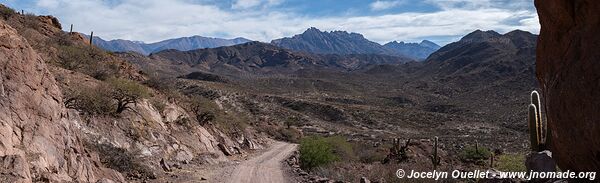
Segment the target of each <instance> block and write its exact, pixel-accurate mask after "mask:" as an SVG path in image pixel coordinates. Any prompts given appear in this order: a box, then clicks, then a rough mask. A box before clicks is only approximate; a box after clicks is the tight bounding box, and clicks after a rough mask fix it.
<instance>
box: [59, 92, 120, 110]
mask: <svg viewBox="0 0 600 183" xmlns="http://www.w3.org/2000/svg"><path fill="white" fill-rule="evenodd" d="M63 93H64V100H65V101H64V103H65V106H66V107H67V108H71V109H76V110H78V111H79V112H83V113H84V114H88V115H109V114H112V112H114V111H115V106H114V105H113V101H112V98H111V97H110V96H109V95H108V90H106V89H105V87H88V86H79V85H71V86H68V87H66V88H64V89H63Z"/></svg>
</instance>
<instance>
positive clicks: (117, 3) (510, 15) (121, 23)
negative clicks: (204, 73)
mask: <svg viewBox="0 0 600 183" xmlns="http://www.w3.org/2000/svg"><path fill="white" fill-rule="evenodd" d="M1 1H2V2H3V3H4V4H7V5H8V6H10V7H12V8H14V9H17V10H21V9H23V10H25V11H27V12H32V13H35V14H50V15H54V16H57V17H58V18H59V19H60V20H61V22H62V24H63V25H64V26H63V27H65V28H66V27H68V26H66V25H69V24H74V25H75V31H78V32H84V33H88V32H90V31H92V30H93V31H94V33H95V35H98V36H100V37H103V38H105V39H128V40H139V41H144V42H154V41H160V40H164V39H169V38H175V37H183V36H192V35H201V36H209V37H221V38H234V37H245V38H248V39H252V40H258V41H263V42H269V41H271V40H272V39H277V38H281V37H289V36H292V35H295V34H299V33H302V32H303V31H304V30H306V29H307V28H309V27H317V28H319V29H321V30H325V31H332V30H345V31H349V32H357V33H361V34H363V35H364V36H365V37H366V38H368V39H370V40H373V41H375V42H378V43H381V44H384V43H386V42H389V41H406V42H418V41H420V40H423V39H428V40H431V41H434V42H436V43H438V44H441V45H444V44H447V43H449V42H453V41H456V40H458V39H459V38H460V37H462V36H464V35H465V34H467V33H469V32H472V31H474V30H476V29H481V30H495V31H498V32H500V33H505V32H508V31H511V30H514V29H521V30H525V31H530V32H532V33H536V34H537V33H538V32H539V23H538V19H537V14H536V11H535V7H534V5H533V0H1Z"/></svg>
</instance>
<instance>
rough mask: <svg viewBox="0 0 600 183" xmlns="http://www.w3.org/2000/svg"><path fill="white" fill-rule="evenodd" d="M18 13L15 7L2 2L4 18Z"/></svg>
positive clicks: (1, 11) (1, 12) (1, 9)
mask: <svg viewBox="0 0 600 183" xmlns="http://www.w3.org/2000/svg"><path fill="white" fill-rule="evenodd" d="M16 13H17V12H16V11H15V10H14V9H12V8H9V7H6V6H4V5H1V4H0V17H2V18H3V19H4V20H6V19H8V18H10V17H11V16H13V15H14V14H16Z"/></svg>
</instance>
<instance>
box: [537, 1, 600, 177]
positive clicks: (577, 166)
mask: <svg viewBox="0 0 600 183" xmlns="http://www.w3.org/2000/svg"><path fill="white" fill-rule="evenodd" d="M535 6H536V8H537V11H538V14H539V18H540V24H541V26H542V28H541V31H540V36H539V39H538V47H537V61H536V67H537V77H538V80H539V81H540V86H541V88H542V91H543V92H542V95H543V97H544V100H545V104H546V105H545V107H546V111H547V118H548V126H549V128H550V129H551V130H552V134H551V137H552V143H551V144H550V145H551V150H552V152H553V158H554V159H555V160H556V161H557V163H558V165H559V167H560V168H561V169H562V170H567V169H570V170H573V171H592V170H593V171H597V170H600V93H598V92H599V91H600V34H599V30H600V13H599V12H600V1H597V0H578V1H573V0H536V1H535Z"/></svg>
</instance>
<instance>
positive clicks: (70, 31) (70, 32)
mask: <svg viewBox="0 0 600 183" xmlns="http://www.w3.org/2000/svg"><path fill="white" fill-rule="evenodd" d="M72 33H73V24H71V29H70V30H69V34H72Z"/></svg>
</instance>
